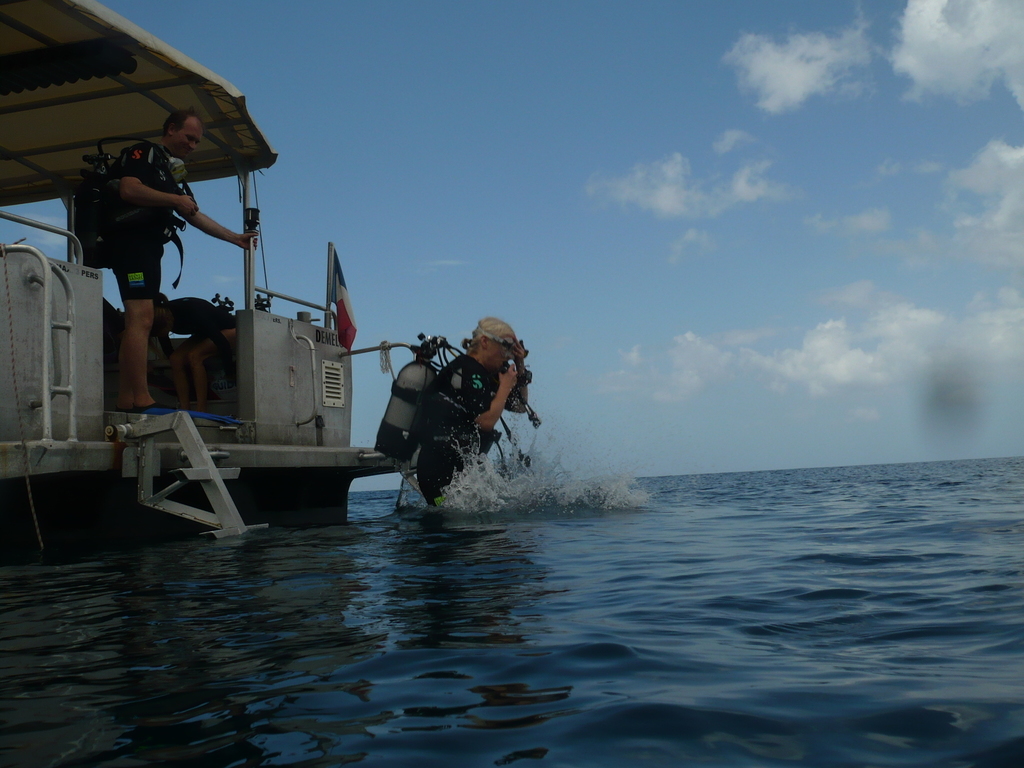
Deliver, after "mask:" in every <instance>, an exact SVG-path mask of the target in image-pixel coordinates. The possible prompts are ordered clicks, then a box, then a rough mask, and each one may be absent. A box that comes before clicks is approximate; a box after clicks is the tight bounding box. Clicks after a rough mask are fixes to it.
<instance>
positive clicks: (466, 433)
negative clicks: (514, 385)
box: [414, 355, 498, 506]
mask: <svg viewBox="0 0 1024 768" xmlns="http://www.w3.org/2000/svg"><path fill="white" fill-rule="evenodd" d="M497 393H498V379H497V377H496V376H495V375H494V374H492V373H489V372H488V371H487V369H486V368H484V367H483V366H482V365H481V364H480V363H479V362H477V361H476V360H475V359H473V358H472V357H470V356H469V355H459V356H458V357H457V358H455V359H454V360H452V361H451V362H450V363H449V364H448V365H446V366H445V367H444V368H443V369H442V370H441V372H440V373H439V374H438V375H437V378H436V379H434V381H433V382H431V383H430V385H429V386H428V387H427V389H426V391H425V392H424V394H423V400H422V403H421V405H420V410H419V413H418V414H417V418H416V425H415V426H414V432H415V434H416V437H417V439H418V440H419V443H420V455H419V460H418V462H417V464H416V478H417V480H418V481H419V484H420V490H421V491H422V492H423V496H424V498H425V499H426V500H427V503H428V504H430V505H432V506H436V505H437V504H439V503H440V502H441V501H443V498H444V497H443V492H444V489H445V488H446V487H447V486H448V485H449V484H450V483H451V481H452V478H453V477H455V474H456V473H457V472H460V471H462V469H463V468H464V467H465V457H466V456H467V455H472V454H481V453H487V451H488V450H490V448H491V446H492V445H493V444H494V431H493V430H483V429H481V428H480V426H479V425H478V424H477V423H476V417H477V416H479V415H481V414H483V413H486V412H487V411H488V410H490V407H491V401H493V400H494V396H495V395H496V394H497Z"/></svg>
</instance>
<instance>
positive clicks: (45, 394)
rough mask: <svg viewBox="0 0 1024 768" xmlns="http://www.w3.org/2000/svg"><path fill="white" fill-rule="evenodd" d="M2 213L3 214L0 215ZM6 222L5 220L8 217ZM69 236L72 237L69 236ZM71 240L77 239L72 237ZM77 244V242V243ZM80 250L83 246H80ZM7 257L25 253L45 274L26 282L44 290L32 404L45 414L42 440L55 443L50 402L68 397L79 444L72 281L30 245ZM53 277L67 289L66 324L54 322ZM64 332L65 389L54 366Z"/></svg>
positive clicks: (10, 248) (9, 249) (72, 433)
mask: <svg viewBox="0 0 1024 768" xmlns="http://www.w3.org/2000/svg"><path fill="white" fill-rule="evenodd" d="M0 213H2V212H0ZM5 218H6V216H5ZM68 234H70V233H68ZM72 237H74V236H73V235H72ZM76 242H77V239H76ZM79 248H81V244H79ZM3 251H4V255H5V256H9V255H10V254H12V253H25V254H28V255H29V256H33V257H35V258H36V259H37V260H38V262H39V266H40V268H41V270H42V274H39V275H36V274H32V275H30V276H29V277H28V278H27V280H28V282H32V283H36V284H38V285H41V286H42V288H43V328H44V329H45V330H44V332H43V339H42V342H43V355H42V357H43V360H42V371H41V385H42V392H41V393H40V396H39V400H33V401H31V403H30V405H31V406H32V407H33V408H40V409H41V410H42V417H43V435H42V439H43V440H52V439H53V407H52V403H51V400H52V398H53V396H54V395H65V396H66V397H67V398H68V438H67V439H68V440H69V441H77V440H78V418H77V417H78V395H77V384H78V365H77V362H78V357H77V354H76V333H75V292H74V289H73V288H72V287H71V281H70V280H69V279H68V276H67V275H65V274H64V272H63V270H61V269H60V268H59V267H57V266H56V265H54V264H53V263H51V262H50V260H49V259H48V258H46V256H45V255H44V254H43V252H42V251H40V250H39V249H38V248H35V247H33V246H31V245H5V246H4V247H3ZM51 274H53V275H56V276H57V278H58V279H59V280H60V282H61V285H62V286H63V288H64V292H65V295H66V296H67V303H68V319H67V320H54V319H53V298H52V297H53V281H52V277H51ZM55 330H56V331H64V332H65V333H67V335H68V365H67V383H66V384H65V385H58V384H56V383H55V382H53V381H52V380H51V379H52V376H53V371H52V365H53V333H52V332H53V331H55Z"/></svg>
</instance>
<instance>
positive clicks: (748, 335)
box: [711, 328, 778, 347]
mask: <svg viewBox="0 0 1024 768" xmlns="http://www.w3.org/2000/svg"><path fill="white" fill-rule="evenodd" d="M777 334H778V331H777V330H776V329H775V328H750V329H737V330H733V331H723V332H722V333H716V334H715V335H714V336H712V337H711V340H712V341H713V342H714V343H715V344H719V345H721V346H723V347H749V346H750V345H751V344H757V342H759V341H760V340H761V339H769V338H771V337H772V336H776V335H777Z"/></svg>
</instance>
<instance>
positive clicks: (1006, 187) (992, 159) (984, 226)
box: [949, 139, 1024, 266]
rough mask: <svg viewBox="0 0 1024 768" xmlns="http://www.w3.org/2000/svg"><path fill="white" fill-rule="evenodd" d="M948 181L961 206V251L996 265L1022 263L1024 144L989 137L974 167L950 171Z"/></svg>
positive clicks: (959, 241) (1023, 255) (959, 221)
mask: <svg viewBox="0 0 1024 768" xmlns="http://www.w3.org/2000/svg"><path fill="white" fill-rule="evenodd" d="M949 184H950V187H951V189H952V190H953V192H954V194H955V195H956V196H957V203H958V204H960V208H961V210H960V213H959V214H958V215H957V217H956V220H955V222H954V223H955V226H956V229H957V244H958V245H959V247H960V248H961V249H962V253H963V254H964V255H965V256H967V257H968V258H972V259H976V260H979V261H982V262H985V263H989V264H995V265H997V266H1021V265H1024V253H1022V248H1021V243H1022V242H1024V147H1013V146H1010V145H1008V144H1006V142H1004V141H1002V140H999V139H997V140H994V141H990V142H989V143H988V145H987V146H985V148H984V149H982V150H981V152H979V153H978V155H977V156H976V157H975V158H974V162H973V163H972V164H971V165H970V166H968V167H967V168H964V169H962V170H958V171H953V172H952V173H950V174H949ZM975 202H977V203H978V204H980V205H972V203H975Z"/></svg>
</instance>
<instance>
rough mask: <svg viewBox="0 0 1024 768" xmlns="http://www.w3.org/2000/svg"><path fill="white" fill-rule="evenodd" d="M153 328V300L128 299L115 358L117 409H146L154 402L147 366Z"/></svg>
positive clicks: (125, 303) (125, 304)
mask: <svg viewBox="0 0 1024 768" xmlns="http://www.w3.org/2000/svg"><path fill="white" fill-rule="evenodd" d="M152 328H153V300H152V299H128V300H126V301H125V302H124V335H123V336H122V337H121V351H120V353H119V354H118V362H120V364H121V366H120V372H119V374H118V390H117V408H118V410H122V411H123V410H126V409H129V408H146V407H149V406H151V405H155V404H156V401H155V400H154V399H153V396H152V395H151V394H150V393H149V381H148V377H147V363H148V359H149V332H150V330H151V329H152Z"/></svg>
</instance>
